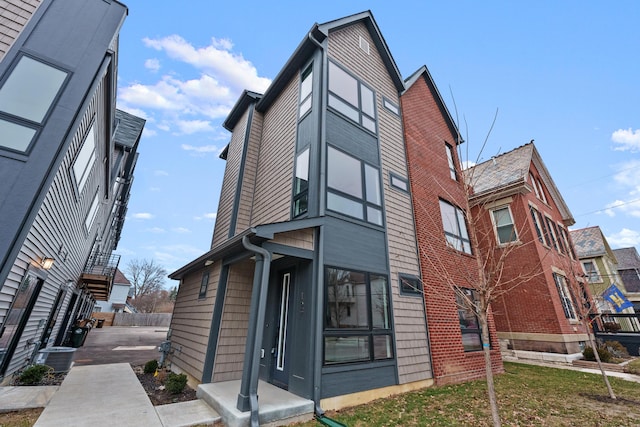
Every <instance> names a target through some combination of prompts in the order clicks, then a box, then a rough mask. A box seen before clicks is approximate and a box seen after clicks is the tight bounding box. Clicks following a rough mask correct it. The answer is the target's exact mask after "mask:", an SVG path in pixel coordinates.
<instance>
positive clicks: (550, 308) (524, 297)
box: [473, 165, 585, 352]
mask: <svg viewBox="0 0 640 427" xmlns="http://www.w3.org/2000/svg"><path fill="white" fill-rule="evenodd" d="M532 168H533V170H534V173H535V174H536V175H537V171H535V167H533V165H532ZM546 194H547V200H548V204H545V203H544V202H542V201H541V200H540V199H538V198H537V197H536V195H535V193H534V192H533V191H532V192H529V193H524V194H515V195H512V196H511V197H512V199H513V200H512V202H511V203H510V206H511V213H512V215H513V220H514V224H516V230H517V232H518V240H519V241H520V244H518V245H517V247H516V248H515V249H514V250H512V252H510V254H509V255H508V257H507V258H506V262H505V269H504V275H503V280H504V282H511V283H510V287H511V286H513V287H512V288H511V289H510V290H509V291H508V292H507V293H505V294H504V295H502V296H500V297H499V298H498V299H497V300H496V301H495V303H494V304H493V310H494V311H493V314H494V319H495V324H496V329H497V330H498V331H500V332H522V333H538V334H579V333H584V332H585V330H584V328H583V326H582V325H580V324H576V322H575V321H574V322H570V321H569V320H568V319H567V318H566V317H565V315H564V311H563V309H562V305H561V303H560V298H559V295H558V291H557V289H556V285H555V281H554V278H553V267H555V268H556V269H559V270H562V271H564V273H565V277H566V278H567V280H572V281H574V283H575V279H574V278H573V276H575V274H581V273H582V269H581V267H580V264H579V262H578V261H575V260H572V259H571V258H570V256H568V255H566V254H561V253H559V252H558V251H557V250H556V249H555V248H548V247H546V246H544V245H543V244H541V243H540V242H539V241H538V236H537V234H536V232H535V228H534V223H533V219H532V218H531V213H530V210H529V204H530V203H533V204H534V205H535V207H536V209H537V210H538V211H539V212H540V213H541V214H546V215H547V216H550V217H551V219H552V220H553V222H554V223H556V224H559V223H560V224H561V223H562V216H561V214H560V212H559V211H558V209H557V206H556V204H555V202H554V201H553V200H552V199H551V197H550V195H549V193H548V192H546ZM473 214H474V216H476V215H482V217H481V221H479V233H478V234H479V235H480V236H484V237H486V238H484V239H482V241H481V242H480V247H481V251H483V252H485V251H490V250H496V251H501V249H496V248H495V235H494V232H493V224H492V223H491V219H490V212H489V210H487V209H485V208H484V207H482V206H476V207H474V208H473ZM518 276H521V277H520V279H519V280H515V279H516V278H518ZM522 276H525V277H526V276H528V278H529V280H525V279H524V277H522ZM576 309H577V307H576ZM519 349H525V348H523V347H520V348H519ZM531 349H533V348H531ZM537 350H538V351H560V352H566V350H562V349H561V348H554V347H553V346H552V345H551V344H549V347H548V348H542V347H541V348H537Z"/></svg>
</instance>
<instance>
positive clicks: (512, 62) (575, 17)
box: [116, 0, 640, 271]
mask: <svg viewBox="0 0 640 427" xmlns="http://www.w3.org/2000/svg"><path fill="white" fill-rule="evenodd" d="M125 4H126V5H127V6H128V7H129V16H128V17H127V19H126V21H125V24H124V27H123V29H122V31H121V36H120V58H119V81H118V87H119V90H118V107H119V108H121V109H124V110H126V111H129V112H131V113H133V114H137V115H139V116H142V117H144V118H146V119H147V125H146V128H145V133H144V135H143V138H142V141H141V143H140V147H139V152H140V158H139V160H138V164H137V168H136V172H135V181H134V185H133V190H132V194H131V199H130V201H129V209H128V214H127V220H126V222H125V226H124V231H123V234H122V239H121V241H120V244H119V246H118V250H117V251H116V252H117V253H120V254H121V255H122V261H121V266H122V267H124V266H126V263H127V262H128V261H129V260H131V259H133V258H147V259H154V260H156V261H157V262H158V263H160V264H161V265H163V266H164V267H165V268H166V269H167V270H168V271H173V270H175V269H177V268H179V267H181V266H182V265H184V264H186V263H187V262H189V261H191V260H192V259H194V258H195V257H197V256H199V255H201V254H202V253H204V252H206V251H207V250H208V249H209V246H210V242H211V237H212V232H213V226H214V221H215V212H216V211H217V206H218V205H217V203H218V196H219V193H220V184H221V182H222V177H223V173H224V167H225V163H224V161H223V160H220V159H219V158H218V155H219V153H220V151H221V150H222V149H223V148H224V147H225V145H226V144H227V143H228V141H229V138H230V133H229V132H227V131H226V130H225V129H223V128H222V126H221V124H222V122H223V121H224V119H225V118H226V115H227V113H228V112H229V110H230V109H231V107H232V106H233V105H234V103H235V102H236V100H237V99H238V96H239V95H240V93H241V92H242V90H243V89H249V90H253V91H257V92H264V90H265V89H266V87H267V86H268V84H269V82H270V81H271V79H273V78H274V77H275V76H276V75H277V73H278V72H279V71H280V69H281V68H282V66H283V65H284V64H285V62H286V61H287V59H288V58H289V57H290V55H291V54H292V53H293V51H294V50H295V48H296V47H297V46H298V44H299V43H300V41H301V40H302V39H303V37H304V36H305V35H306V33H307V31H308V30H309V29H310V28H311V26H312V25H313V23H314V22H318V23H323V22H327V21H330V20H333V19H337V18H341V17H343V16H346V15H350V14H353V13H357V12H361V11H364V10H368V9H369V10H371V11H372V12H373V15H374V17H375V19H376V22H377V23H378V25H379V27H380V30H381V32H382V34H383V36H384V38H385V40H386V42H387V44H388V46H389V49H390V51H391V54H392V55H393V57H394V59H395V61H396V64H397V66H398V69H399V70H400V73H401V74H402V76H403V77H404V78H406V77H408V76H409V75H411V74H412V73H413V72H414V71H415V70H417V69H418V68H419V67H420V66H422V65H426V66H427V67H428V68H429V70H430V71H431V74H432V75H433V78H434V80H435V82H436V85H437V86H438V88H439V90H440V92H441V94H442V96H443V97H444V100H445V102H446V103H447V106H448V107H449V109H450V110H451V113H452V115H454V118H455V117H456V116H457V118H458V122H459V123H460V129H461V132H462V134H463V136H464V137H465V140H466V143H465V144H464V145H463V151H464V153H466V152H467V150H468V157H469V159H471V160H475V159H476V158H477V157H478V152H479V150H480V147H481V145H482V142H483V141H484V139H485V137H486V136H487V132H488V130H489V128H490V126H491V123H492V121H493V117H494V115H495V114H496V111H497V120H496V123H495V126H494V128H493V130H492V132H491V134H490V136H489V139H488V143H487V146H486V148H485V150H484V151H483V152H482V153H481V154H480V160H481V161H483V160H487V159H489V158H491V156H493V155H496V154H499V153H503V152H506V151H510V150H512V149H513V148H516V147H518V146H520V145H522V144H525V143H527V142H529V141H530V140H531V139H534V140H535V144H536V147H537V148H538V150H539V151H540V154H541V155H542V158H543V160H544V162H545V164H546V166H547V168H548V170H549V171H550V173H551V175H552V177H553V179H554V181H555V183H556V185H557V187H558V189H559V190H560V192H561V193H562V194H563V197H564V199H565V201H566V202H567V204H568V206H569V209H570V210H571V212H572V214H573V216H574V218H575V220H576V224H575V225H574V226H573V227H571V228H572V229H577V228H583V227H589V226H596V225H598V226H600V227H601V229H602V231H603V232H604V234H605V236H606V237H607V239H608V241H609V243H610V244H611V246H612V247H613V248H618V247H629V246H636V247H640V104H639V100H640V81H639V79H640V55H639V53H638V52H640V32H638V30H637V25H638V22H640V4H638V3H637V2H636V1H616V2H595V1H593V2H592V1H573V0H570V1H562V2H552V1H541V2H527V3H524V2H494V1H484V2H477V1H450V2H423V1H415V2H409V1H405V2H402V1H396V2H387V1H368V2H365V1H359V0H351V1H333V0H328V1H324V2H316V3H300V2H294V1H280V2H265V1H260V2H253V1H249V2H247V1H245V2H238V3H235V2H212V1H210V0H188V1H185V2H183V3H180V5H179V6H177V4H176V3H175V2H169V1H166V0H158V1H155V2H150V1H145V0H128V1H127V0H125ZM303 4H304V6H302V5H303ZM454 101H455V105H454ZM456 111H457V113H456ZM464 155H466V154H464Z"/></svg>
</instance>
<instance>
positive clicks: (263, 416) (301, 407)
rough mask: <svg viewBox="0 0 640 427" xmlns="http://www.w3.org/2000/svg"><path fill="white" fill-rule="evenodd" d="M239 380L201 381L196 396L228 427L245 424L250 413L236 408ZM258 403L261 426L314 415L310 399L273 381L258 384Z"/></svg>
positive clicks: (249, 417) (243, 425)
mask: <svg viewBox="0 0 640 427" xmlns="http://www.w3.org/2000/svg"><path fill="white" fill-rule="evenodd" d="M239 391H240V381H239V380H237V381H226V382H219V383H210V384H200V385H199V386H198V390H197V391H196V395H197V396H198V398H199V399H202V400H204V401H205V402H207V404H209V405H210V406H211V407H212V408H213V409H214V410H216V411H217V412H218V413H219V414H220V417H221V418H222V423H223V424H224V425H225V426H227V427H248V426H249V425H250V421H251V413H250V412H240V411H239V410H238V409H237V408H236V404H237V398H238V392H239ZM258 406H259V417H260V425H261V426H281V425H288V424H291V423H293V422H301V421H309V420H311V419H312V418H313V409H314V405H313V401H312V400H308V399H304V398H302V397H300V396H296V395H295V394H293V393H289V392H288V391H286V390H282V389H281V388H278V387H276V386H274V385H272V384H269V383H266V382H264V381H260V382H259V383H258Z"/></svg>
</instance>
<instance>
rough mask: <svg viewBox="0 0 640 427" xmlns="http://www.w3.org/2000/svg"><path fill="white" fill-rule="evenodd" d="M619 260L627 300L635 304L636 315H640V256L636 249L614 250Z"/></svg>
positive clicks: (619, 270)
mask: <svg viewBox="0 0 640 427" xmlns="http://www.w3.org/2000/svg"><path fill="white" fill-rule="evenodd" d="M613 254H614V255H615V256H616V259H617V260H618V274H619V275H620V278H621V279H622V283H623V284H624V287H625V289H626V291H627V298H629V301H631V302H632V303H633V308H634V311H635V312H636V313H640V255H639V254H638V250H637V249H636V248H635V247H631V248H621V249H614V250H613Z"/></svg>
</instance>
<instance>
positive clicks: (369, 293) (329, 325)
mask: <svg viewBox="0 0 640 427" xmlns="http://www.w3.org/2000/svg"><path fill="white" fill-rule="evenodd" d="M326 278H327V279H326V280H327V282H326V288H325V326H324V364H325V365H333V364H338V363H348V362H371V361H375V360H383V359H391V358H393V344H392V342H393V340H392V336H391V311H390V296H389V286H388V283H387V277H386V276H383V275H380V274H374V273H365V272H361V271H349V270H342V269H338V268H327V269H326Z"/></svg>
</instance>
